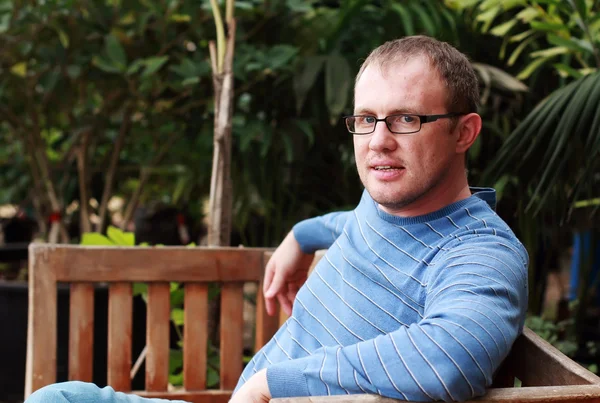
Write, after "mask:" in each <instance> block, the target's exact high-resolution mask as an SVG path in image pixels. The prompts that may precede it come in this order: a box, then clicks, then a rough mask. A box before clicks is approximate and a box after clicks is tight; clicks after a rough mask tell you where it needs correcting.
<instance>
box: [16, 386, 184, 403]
mask: <svg viewBox="0 0 600 403" xmlns="http://www.w3.org/2000/svg"><path fill="white" fill-rule="evenodd" d="M25 402H26V403H152V402H154V403H159V402H176V403H186V402H184V401H182V400H164V399H145V398H141V397H139V396H136V395H131V394H125V393H121V392H115V391H114V389H113V388H111V387H109V386H107V387H105V388H102V389H100V388H99V387H97V386H96V385H94V384H92V383H85V382H78V381H73V382H64V383H56V384H54V385H50V386H46V387H45V388H42V389H40V390H37V391H36V392H34V393H32V394H31V396H29V398H28V399H27V400H26V401H25Z"/></svg>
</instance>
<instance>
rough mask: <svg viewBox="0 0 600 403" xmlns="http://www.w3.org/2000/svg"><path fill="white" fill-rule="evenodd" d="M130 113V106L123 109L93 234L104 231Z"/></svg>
mask: <svg viewBox="0 0 600 403" xmlns="http://www.w3.org/2000/svg"><path fill="white" fill-rule="evenodd" d="M132 112H133V108H132V107H131V106H128V107H127V108H126V109H125V113H124V114H123V120H122V122H121V129H120V130H119V136H118V137H117V140H116V141H115V145H114V147H113V150H112V155H111V157H110V165H109V167H108V171H107V172H106V181H105V182H104V189H103V190H102V201H101V202H100V210H99V211H98V216H99V217H100V219H99V221H98V224H97V225H96V227H95V229H94V230H95V232H102V231H103V230H104V221H105V220H106V211H107V209H108V201H109V199H110V196H111V194H112V188H113V184H114V181H115V174H116V172H117V165H118V163H119V155H120V154H121V149H122V148H123V143H124V141H125V137H126V136H127V133H128V132H129V128H130V127H131V114H132Z"/></svg>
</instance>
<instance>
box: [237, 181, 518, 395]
mask: <svg viewBox="0 0 600 403" xmlns="http://www.w3.org/2000/svg"><path fill="white" fill-rule="evenodd" d="M472 192H474V194H473V196H471V197H470V198H467V199H465V200H461V201H459V202H457V203H454V204H452V205H450V206H447V207H445V208H443V209H442V210H439V211H436V212H433V213H431V214H427V215H424V216H420V217H410V218H406V217H398V216H393V215H389V214H386V213H385V212H383V211H382V210H380V209H379V207H378V206H377V204H376V203H375V202H374V201H373V200H372V199H371V197H370V196H369V194H368V192H366V191H365V192H364V193H363V196H362V199H361V201H360V203H359V205H358V206H357V207H356V209H355V210H353V211H348V212H342V213H332V214H328V215H325V216H322V217H318V218H314V219H309V220H306V221H302V222H300V223H298V224H297V225H296V226H295V227H294V229H293V231H294V235H295V237H296V239H297V240H298V242H299V243H300V246H301V248H302V250H303V251H305V252H313V251H315V250H317V249H324V248H328V251H327V253H326V254H325V256H324V257H323V258H322V259H321V260H320V262H319V263H318V265H317V266H316V267H315V270H314V271H313V273H312V274H311V276H310V277H309V278H308V280H307V282H306V283H305V285H304V286H303V287H302V288H301V289H300V291H299V292H298V295H297V298H296V300H295V302H294V307H293V311H292V315H291V317H290V318H289V319H288V320H287V321H286V322H285V324H284V325H283V326H282V327H281V328H280V329H279V330H278V332H277V333H276V335H275V336H274V337H273V339H272V340H271V341H270V342H269V343H267V345H265V346H264V347H263V348H262V349H261V350H260V351H259V352H258V353H257V354H255V356H254V357H253V359H252V360H251V362H250V363H249V364H248V365H247V366H246V368H245V369H244V372H243V374H242V377H241V378H240V381H239V383H238V386H237V388H239V387H240V386H241V385H243V383H244V382H246V380H247V379H249V378H250V377H251V376H252V375H253V374H254V373H256V372H257V371H258V370H260V369H263V368H267V381H268V384H269V389H270V391H271V394H272V396H273V397H288V396H308V395H313V396H314V395H341V394H356V393H372V394H380V395H383V396H387V397H392V398H399V399H405V400H417V401H429V400H445V401H453V400H466V399H470V398H472V397H475V396H478V395H482V394H483V393H484V392H485V388H486V387H487V386H489V385H490V384H491V382H492V377H493V374H494V372H495V371H496V369H497V368H498V366H499V365H500V363H501V362H502V360H503V359H504V358H505V357H506V355H507V354H508V352H509V350H510V348H511V346H512V344H513V342H514V340H515V339H516V337H517V335H518V334H519V333H520V332H521V331H522V328H523V323H524V319H525V312H526V308H527V264H528V256H527V252H526V251H525V248H524V247H523V245H522V244H521V243H520V242H519V241H518V240H517V239H516V237H515V235H514V234H513V232H512V231H511V230H510V229H509V228H508V227H507V225H506V224H505V223H504V221H502V220H501V219H500V218H499V217H498V216H497V215H496V214H495V212H494V210H493V207H494V206H495V192H494V190H493V189H472ZM237 388H236V390H237Z"/></svg>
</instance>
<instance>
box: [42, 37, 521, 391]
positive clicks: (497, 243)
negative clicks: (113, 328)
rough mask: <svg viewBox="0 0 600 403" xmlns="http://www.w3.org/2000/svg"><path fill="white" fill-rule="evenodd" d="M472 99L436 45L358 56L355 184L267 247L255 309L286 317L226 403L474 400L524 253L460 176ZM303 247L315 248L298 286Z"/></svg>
mask: <svg viewBox="0 0 600 403" xmlns="http://www.w3.org/2000/svg"><path fill="white" fill-rule="evenodd" d="M477 103H478V86H477V79H476V76H475V74H474V71H473V69H472V67H471V66H470V64H469V62H468V60H467V58H466V57H465V56H464V55H462V54H461V53H460V52H458V51H457V50H456V49H454V48H452V47H451V46H450V45H448V44H445V43H442V42H439V41H437V40H435V39H432V38H428V37H423V36H416V37H407V38H404V39H401V40H396V41H392V42H388V43H385V44H384V45H382V46H380V47H379V48H377V49H375V50H374V51H373V52H372V53H371V54H370V55H369V57H368V58H367V59H366V60H365V62H364V63H363V65H362V67H361V69H360V71H359V73H358V76H357V79H356V85H355V107H354V115H353V116H348V117H346V118H345V122H346V125H347V127H348V130H349V131H350V133H352V134H353V137H354V147H355V157H356V165H357V169H358V173H359V176H360V178H361V180H362V183H363V184H364V186H365V191H364V193H363V196H362V198H361V201H360V203H359V204H358V206H357V207H356V209H355V210H353V211H349V212H340V213H332V214H328V215H325V216H322V217H317V218H313V219H309V220H306V221H302V222H300V223H298V224H297V225H296V226H295V227H294V228H293V231H292V232H291V233H290V234H289V235H288V236H287V237H286V238H285V239H284V241H283V242H282V244H281V245H280V246H279V248H278V249H277V250H276V251H275V253H274V254H273V257H272V259H271V260H270V261H269V264H268V265H267V269H266V274H265V290H264V292H265V296H266V301H267V310H268V311H269V313H271V314H273V313H274V311H275V305H276V302H279V304H280V305H281V306H282V308H283V309H284V310H285V311H286V312H287V313H288V314H291V316H290V318H289V319H288V320H287V321H286V323H285V324H284V325H283V326H282V328H281V329H279V331H278V332H277V334H276V335H275V336H274V337H273V339H272V340H271V341H270V342H269V343H267V345H266V346H265V347H264V348H263V349H261V350H260V351H259V352H258V353H257V354H256V355H255V356H254V357H253V359H252V361H251V362H250V363H249V364H248V365H247V366H246V368H245V370H244V372H243V374H242V376H241V378H240V381H239V384H238V387H237V388H236V391H235V393H234V395H233V397H232V400H231V402H232V403H239V402H244V403H245V402H268V401H269V399H270V398H271V397H287V396H309V395H333V394H357V393H370V394H379V395H383V396H388V397H393V398H398V399H403V400H445V401H450V400H466V399H469V398H472V397H474V396H478V395H481V394H483V393H484V391H485V388H486V387H487V386H489V385H490V384H491V382H492V377H493V374H494V372H495V371H496V369H497V368H498V366H499V365H500V363H501V362H502V360H503V359H504V358H505V357H506V355H507V354H508V352H509V350H510V348H511V346H512V343H513V342H514V340H515V339H516V337H517V335H518V334H519V333H520V332H521V330H522V327H523V322H524V316H525V310H526V307H527V289H526V284H527V260H528V257H527V253H526V251H525V249H524V248H523V246H522V245H521V243H520V242H519V241H518V240H517V239H516V237H515V236H514V234H513V233H512V231H510V229H509V228H508V227H507V226H506V224H505V223H504V222H503V221H502V220H501V219H500V218H499V217H498V216H497V215H496V214H495V213H494V211H493V207H494V204H495V192H494V191H493V189H474V188H473V189H470V188H469V186H468V184H467V178H466V173H465V172H466V171H465V154H466V152H467V150H468V149H469V147H470V146H471V145H472V144H473V143H474V142H475V140H476V139H477V136H478V135H479V132H480V129H481V118H480V116H479V115H478V114H477V113H476V111H477ZM317 249H328V251H327V253H326V254H325V256H324V257H323V258H322V259H321V260H320V261H319V263H318V265H317V266H316V268H315V270H314V273H313V274H311V276H310V278H308V280H307V272H308V267H309V265H310V263H311V261H312V258H313V253H314V251H316V250H317ZM68 385H69V384H65V386H62V389H60V390H61V391H62V392H58V393H64V390H65V389H68V388H69V386H68ZM77 387H85V388H89V390H90V393H97V390H98V389H97V388H95V387H94V386H93V385H89V384H83V385H82V384H77ZM72 388H75V386H73V387H72ZM94 388H95V389H94ZM56 390H57V387H50V388H48V390H44V389H42V391H40V394H39V396H38V400H35V399H34V398H33V396H35V395H33V396H32V399H31V401H32V402H33V401H36V402H37V401H45V402H51V401H53V400H49V399H48V396H57V395H56V393H57V392H56ZM53 391H54V393H55V394H52V393H53ZM85 393H88V392H85ZM61 396H62V395H61ZM44 398H46V400H44ZM118 398H119V399H124V400H122V401H129V400H126V399H128V397H127V396H126V395H123V394H119V395H118ZM131 399H133V398H131ZM138 399H139V398H138ZM54 401H56V402H65V401H71V402H75V401H78V400H77V399H70V400H59V399H57V400H54ZM102 401H107V402H111V401H116V400H115V399H114V398H113V400H110V399H109V398H106V399H105V400H102ZM131 401H133V400H131Z"/></svg>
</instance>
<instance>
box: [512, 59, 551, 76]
mask: <svg viewBox="0 0 600 403" xmlns="http://www.w3.org/2000/svg"><path fill="white" fill-rule="evenodd" d="M547 60H548V58H543V57H540V58H539V59H535V60H534V61H533V62H531V63H529V64H528V65H527V67H525V68H524V69H523V70H521V72H520V73H519V74H518V75H517V78H518V79H519V80H525V79H527V78H528V77H529V76H530V75H532V74H533V72H534V71H536V70H537V69H538V68H539V67H540V66H541V65H542V64H544V63H545V62H546V61H547Z"/></svg>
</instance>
